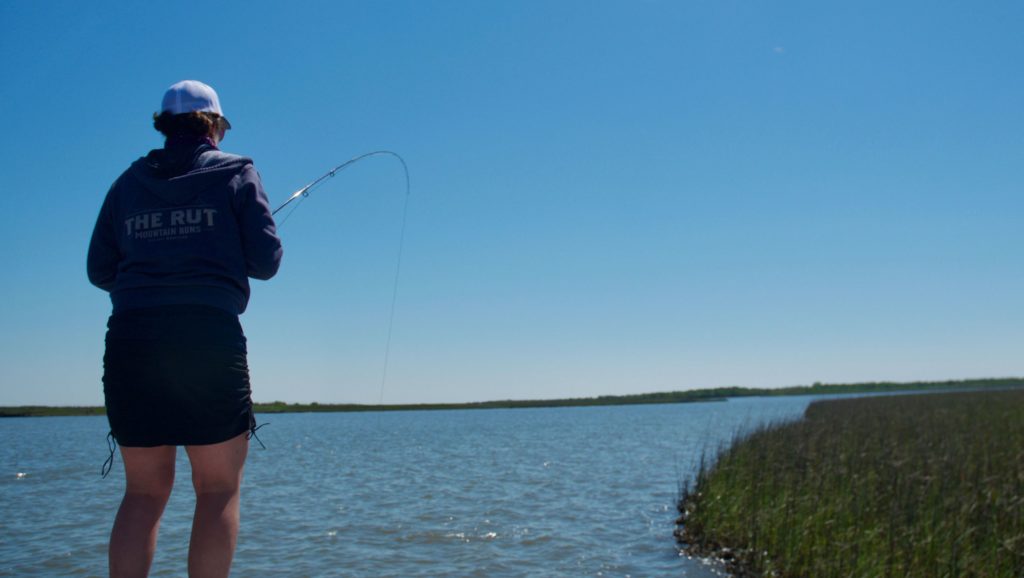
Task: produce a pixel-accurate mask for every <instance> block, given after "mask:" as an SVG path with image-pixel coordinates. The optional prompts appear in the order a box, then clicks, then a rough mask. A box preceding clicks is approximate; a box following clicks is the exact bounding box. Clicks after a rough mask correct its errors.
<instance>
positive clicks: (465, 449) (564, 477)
mask: <svg viewBox="0 0 1024 578" xmlns="http://www.w3.org/2000/svg"><path fill="white" fill-rule="evenodd" d="M809 400H810V398H807V397H790V398H777V399H770V398H763V399H749V398H748V399H740V400H731V401H728V402H722V403H700V404H677V405H650V406H631V407H624V406H619V407H596V408H562V409H519V410H478V411H436V412H394V413H364V414H351V413H337V414H289V415H270V416H260V417H259V421H260V422H261V423H262V422H269V424H270V425H268V426H266V427H265V428H263V429H261V430H260V437H261V438H262V440H263V442H264V443H265V444H266V445H267V449H266V450H262V449H259V447H258V445H256V446H255V447H254V448H253V449H252V450H251V451H250V453H249V462H248V465H247V467H246V480H245V485H244V486H243V498H242V500H243V501H242V533H241V535H240V537H239V547H238V551H237V554H236V556H235V565H234V572H233V576H237V577H263V576H296V577H302V576H374V577H375V576H488V577H492V576H635V577H638V576H694V577H707V576H715V575H717V569H716V568H714V567H711V566H708V565H707V564H706V563H702V562H700V561H696V560H689V559H687V558H686V557H681V556H679V554H678V553H677V551H676V548H675V543H674V540H673V537H672V530H673V528H674V526H673V521H674V519H675V517H676V512H675V500H676V497H677V492H678V484H679V482H680V480H681V479H683V478H688V477H691V476H692V475H693V471H694V468H695V464H696V462H697V460H698V459H699V457H700V454H701V452H702V451H703V450H713V449H714V448H715V447H717V446H718V445H719V444H720V443H722V442H725V441H728V440H729V439H730V438H731V437H732V435H733V434H734V433H735V432H737V431H739V430H742V429H744V428H747V427H750V426H752V425H756V424H758V423H763V422H765V421H769V420H779V419H789V418H793V417H797V416H799V415H800V414H802V412H803V411H804V409H805V408H806V406H807V403H808V402H809ZM106 432H107V425H106V419H105V418H86V417H81V418H19V419H5V420H0V434H2V436H3V440H4V443H3V444H2V446H0V464H2V466H0V467H2V470H0V505H2V516H0V576H105V575H106V541H107V536H108V532H109V530H110V524H111V523H112V520H113V516H114V513H115V510H116V508H117V505H118V503H119V501H120V497H121V493H122V492H123V489H124V482H123V470H122V469H121V461H120V457H118V461H117V464H116V465H115V468H114V471H113V472H112V473H111V475H110V477H108V478H107V479H101V478H100V476H99V471H100V466H101V464H102V463H103V460H104V459H105V458H106V455H105V454H106V443H105V435H106ZM188 476H189V469H188V463H187V461H186V460H185V457H184V451H181V450H179V463H178V474H177V483H178V486H177V488H176V490H175V493H174V495H173V496H172V498H171V503H170V504H169V505H168V508H167V512H166V514H165V516H164V522H163V526H162V528H161V534H160V543H159V546H158V551H157V557H156V560H155V562H154V566H153V572H152V574H151V575H152V576H175V577H180V576H184V575H185V556H186V550H187V545H188V539H189V536H188V533H189V524H190V520H191V512H192V506H193V504H192V497H191V488H190V487H189V485H188V484H189V477H188Z"/></svg>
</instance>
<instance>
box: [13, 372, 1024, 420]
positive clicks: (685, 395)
mask: <svg viewBox="0 0 1024 578" xmlns="http://www.w3.org/2000/svg"><path fill="white" fill-rule="evenodd" d="M1017 387H1024V377H1007V378H986V379H969V380H949V381H916V382H868V383H846V384H843V383H836V384H824V383H815V384H814V385H801V386H793V387H783V388H775V389H759V388H752V387H718V388H710V389H694V390H687V391H670V392H658V393H644V394H635V395H604V396H599V397H583V398H563V399H536V400H500V401H485V402H474V403H423V404H395V405H362V404H351V403H347V404H346V403H340V404H339V403H317V402H313V403H287V402H283V401H274V402H262V403H261V402H257V403H256V404H255V409H256V412H257V413H307V412H359V411H423V410H452V409H515V408H540V407H586V406H606V405H642V404H661V403H693V402H707V401H724V400H726V399H728V398H731V397H775V396H789V395H828V394H850V393H886V392H901V391H907V392H911V391H943V390H961V389H971V390H973V389H1008V388H1017ZM105 413H106V411H105V410H104V408H103V407H102V406H41V405H31V406H0V418H2V417H51V416H83V415H105Z"/></svg>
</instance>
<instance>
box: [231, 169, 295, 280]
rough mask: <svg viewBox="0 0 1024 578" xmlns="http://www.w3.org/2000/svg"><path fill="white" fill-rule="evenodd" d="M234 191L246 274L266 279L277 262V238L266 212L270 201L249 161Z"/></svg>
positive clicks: (272, 271)
mask: <svg viewBox="0 0 1024 578" xmlns="http://www.w3.org/2000/svg"><path fill="white" fill-rule="evenodd" d="M240 179H241V182H240V183H239V188H238V191H237V195H238V197H237V200H238V202H239V203H240V206H239V210H238V224H239V229H240V230H241V233H242V250H243V251H244V252H245V266H246V274H247V275H248V276H249V277H252V278H253V279H262V280H267V279H270V278H271V277H273V276H274V274H275V273H277V269H278V267H280V265H281V255H282V254H283V253H284V251H283V249H282V248H281V239H280V238H279V237H278V236H277V226H276V225H275V224H274V217H273V216H271V214H270V202H269V200H268V199H267V194H266V193H265V192H263V183H262V182H260V175H259V173H257V172H256V169H255V168H254V167H253V166H252V165H249V166H247V167H246V168H245V169H243V171H242V174H241V175H240Z"/></svg>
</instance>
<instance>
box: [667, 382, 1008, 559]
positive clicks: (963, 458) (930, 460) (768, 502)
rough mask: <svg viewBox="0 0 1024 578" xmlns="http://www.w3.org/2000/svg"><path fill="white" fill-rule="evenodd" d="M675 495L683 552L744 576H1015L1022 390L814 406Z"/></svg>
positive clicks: (743, 444)
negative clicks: (730, 561)
mask: <svg viewBox="0 0 1024 578" xmlns="http://www.w3.org/2000/svg"><path fill="white" fill-rule="evenodd" d="M682 494H683V495H682V497H681V499H680V510H681V512H682V514H683V515H682V517H681V518H680V522H681V523H682V526H681V528H680V530H679V531H677V536H678V537H679V538H680V541H681V542H683V543H686V544H688V545H689V547H690V548H691V550H692V551H694V552H696V553H705V554H707V553H716V552H717V553H718V554H720V555H721V554H722V553H723V552H724V554H725V556H726V557H730V558H735V559H736V560H738V561H739V562H740V564H739V567H740V568H746V569H747V571H748V572H749V574H750V575H761V574H763V575H777V576H812V577H816V578H817V577H827V576H858V577H859V576H863V577H881V576H901V577H902V576H922V577H924V576H927V577H933V576H976V577H995V576H998V577H1024V391H1022V390H1015V391H1002V392H978V393H944V394H929V395H906V396H887V397H870V398H858V399H844V400H830V401H819V402H815V403H813V404H811V406H810V407H808V409H807V412H806V414H805V416H804V419H803V420H800V421H796V422H791V423H786V424H779V425H774V426H769V427H767V428H764V429H761V430H759V431H756V432H754V433H752V434H750V435H748V436H744V437H743V438H742V439H738V440H737V441H736V442H735V443H734V444H733V445H732V446H731V447H730V448H729V449H727V450H725V451H724V452H722V453H721V454H720V455H719V456H718V458H717V460H716V461H715V463H714V465H713V466H711V467H710V468H707V469H705V468H704V467H702V468H701V471H700V473H699V475H698V478H697V480H696V483H695V486H694V487H693V488H690V487H689V486H688V485H687V486H684V488H683V492H682ZM723 548H724V550H723Z"/></svg>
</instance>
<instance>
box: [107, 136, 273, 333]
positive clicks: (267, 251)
mask: <svg viewBox="0 0 1024 578" xmlns="http://www.w3.org/2000/svg"><path fill="white" fill-rule="evenodd" d="M281 254H282V249H281V240H280V239H279V238H278V236H277V232H276V228H275V226H274V219H273V217H271V212H270V207H269V205H268V201H267V195H266V193H264V192H263V185H262V184H261V183H260V177H259V174H258V173H257V172H256V169H255V168H254V167H253V164H252V159H249V158H246V157H241V156H238V155H232V154H228V153H224V152H221V151H220V150H218V149H217V148H216V147H213V146H211V145H210V143H209V142H208V141H206V140H205V139H204V140H190V139H173V138H172V139H168V141H167V144H166V145H165V147H164V148H163V149H158V150H154V151H151V152H150V153H149V154H148V155H147V156H145V157H143V158H141V159H139V160H137V161H135V162H134V163H132V165H131V166H130V167H129V168H128V170H126V171H125V172H124V173H123V174H122V175H121V176H120V177H119V178H118V179H117V180H116V181H114V184H113V186H111V187H110V191H109V192H108V193H107V197H106V199H105V200H104V202H103V206H102V207H101V208H100V214H99V217H98V218H97V220H96V227H95V229H94V230H93V234H92V241H91V242H90V243H89V255H88V263H87V265H88V273H89V281H91V282H92V283H93V284H94V285H96V286H97V287H99V288H100V289H103V290H105V291H109V292H110V300H111V302H112V303H113V309H114V312H115V313H117V312H118V311H123V310H126V309H133V308H138V307H152V306H159V305H179V304H193V305H211V306H214V307H219V308H221V309H224V310H225V311H228V312H229V313H233V314H235V315H238V314H240V313H242V312H243V311H245V307H246V304H247V303H248V301H249V279H248V278H249V277H252V278H255V279H270V278H271V277H273V276H274V274H275V273H277V269H278V266H279V265H280V263H281Z"/></svg>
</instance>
